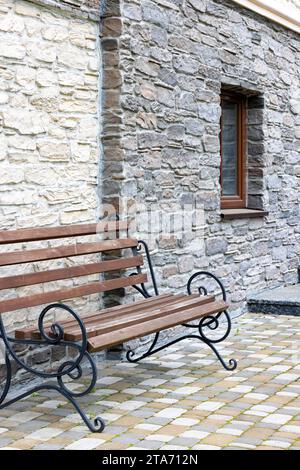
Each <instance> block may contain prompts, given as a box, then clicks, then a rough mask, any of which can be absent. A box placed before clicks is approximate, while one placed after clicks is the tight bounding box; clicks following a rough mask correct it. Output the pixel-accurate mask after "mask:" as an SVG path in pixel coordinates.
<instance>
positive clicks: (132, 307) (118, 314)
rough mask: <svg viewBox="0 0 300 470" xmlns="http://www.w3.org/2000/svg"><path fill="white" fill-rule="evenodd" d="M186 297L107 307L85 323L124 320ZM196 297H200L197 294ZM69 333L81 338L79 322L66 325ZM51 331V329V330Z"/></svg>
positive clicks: (88, 326) (170, 297)
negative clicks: (114, 308) (118, 307)
mask: <svg viewBox="0 0 300 470" xmlns="http://www.w3.org/2000/svg"><path fill="white" fill-rule="evenodd" d="M185 297H186V295H185V294H178V295H172V296H169V297H166V298H163V299H160V300H157V301H156V302H154V301H152V302H149V300H150V299H147V300H146V302H145V303H143V304H142V305H140V306H138V305H136V304H137V302H134V303H132V304H129V305H127V306H124V307H123V308H122V309H121V310H117V311H113V310H112V311H108V312H107V310H106V309H105V310H104V311H103V312H99V313H98V314H96V315H92V316H90V317H88V318H86V319H85V321H84V324H85V326H86V328H87V330H88V329H89V328H92V326H93V325H102V323H103V322H107V321H114V320H115V319H117V320H118V321H119V320H120V321H122V318H123V317H126V319H128V318H129V317H131V315H133V314H134V313H136V312H140V313H141V312H151V310H153V309H157V308H160V307H162V306H165V305H173V304H174V303H178V302H179V301H180V300H182V299H184V298H185ZM196 297H199V296H197V295H196ZM66 327H67V329H66V330H65V331H67V333H68V334H72V335H74V338H75V337H76V338H77V339H75V341H79V340H80V330H78V323H73V324H72V325H66ZM49 332H50V331H49Z"/></svg>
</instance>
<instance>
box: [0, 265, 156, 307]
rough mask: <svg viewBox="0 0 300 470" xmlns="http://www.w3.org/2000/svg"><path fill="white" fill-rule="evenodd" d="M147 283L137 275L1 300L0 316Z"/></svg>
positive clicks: (144, 277)
mask: <svg viewBox="0 0 300 470" xmlns="http://www.w3.org/2000/svg"><path fill="white" fill-rule="evenodd" d="M146 281H147V275H146V274H137V275H134V276H128V277H121V278H118V279H110V280H107V281H98V282H93V283H90V284H84V285H82V286H78V287H72V288H70V289H59V290H56V291H51V292H44V293H42V294H35V295H29V296H25V297H20V298H14V299H8V300H3V301H1V302H0V315H1V314H2V313H5V312H12V311H15V310H20V309H21V308H28V307H35V306H38V305H44V304H47V303H53V302H60V301H62V300H66V299H72V298H75V297H82V296H84V295H91V294H97V293H99V292H107V291H109V290H114V289H120V288H122V287H127V286H132V285H134V284H141V283H144V282H146Z"/></svg>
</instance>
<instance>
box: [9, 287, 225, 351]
mask: <svg viewBox="0 0 300 470" xmlns="http://www.w3.org/2000/svg"><path fill="white" fill-rule="evenodd" d="M227 308H228V305H227V304H226V303H225V302H224V301H216V300H215V297H214V296H212V295H206V296H199V295H183V294H178V295H174V294H163V295H159V296H156V297H151V298H149V299H145V300H141V301H137V302H134V303H132V304H129V305H128V304H125V305H120V306H117V307H112V308H108V309H105V310H104V311H103V312H99V313H96V314H90V315H85V316H83V317H82V319H83V321H84V325H85V328H86V332H87V337H88V340H89V341H88V349H89V351H90V352H97V351H100V350H102V349H106V348H108V347H111V346H115V345H117V344H120V343H123V342H126V341H129V340H131V339H135V338H138V337H140V336H145V335H148V334H151V333H156V332H157V331H160V330H164V329H168V328H172V327H174V326H177V325H180V324H182V323H186V322H188V321H192V320H197V319H199V318H202V317H205V316H208V315H212V314H215V313H219V312H222V311H224V310H226V309H227ZM60 325H61V326H62V327H63V329H64V340H65V341H80V340H81V331H80V328H79V327H78V323H77V322H76V321H75V320H65V321H60ZM50 328H51V325H50V324H48V325H46V333H47V334H49V336H50V337H51V336H53V334H52V333H51V329H50ZM15 337H16V338H17V339H34V340H36V339H41V335H40V332H39V330H38V328H37V327H36V326H32V327H27V328H23V329H18V330H16V332H15Z"/></svg>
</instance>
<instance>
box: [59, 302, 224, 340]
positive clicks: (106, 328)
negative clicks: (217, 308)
mask: <svg viewBox="0 0 300 470" xmlns="http://www.w3.org/2000/svg"><path fill="white" fill-rule="evenodd" d="M185 297H186V298H185V299H182V300H180V301H178V300H177V301H173V302H171V303H169V304H167V305H166V304H165V303H162V305H161V306H158V307H154V308H153V307H152V309H151V310H146V311H140V312H135V313H130V314H128V315H127V316H126V317H124V316H123V317H121V318H120V316H119V317H115V318H113V319H107V320H105V321H103V320H102V319H99V318H98V321H97V320H96V321H94V323H92V324H89V323H85V326H86V330H87V334H88V337H89V338H92V337H93V336H98V335H102V334H105V333H110V332H113V331H116V330H119V329H120V328H126V327H130V326H134V325H138V324H141V323H144V322H148V321H150V320H155V319H157V318H162V317H164V316H169V315H171V314H173V313H176V312H182V313H183V312H184V311H185V310H188V309H190V308H196V307H199V306H200V305H204V304H207V303H209V302H213V301H214V300H215V297H214V296H205V297H204V296H203V297H202V298H201V297H199V296H197V298H189V296H185ZM65 339H66V341H80V339H81V332H80V330H79V329H78V328H76V329H75V330H69V329H68V330H67V331H66V332H65Z"/></svg>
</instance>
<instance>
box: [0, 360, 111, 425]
mask: <svg viewBox="0 0 300 470" xmlns="http://www.w3.org/2000/svg"><path fill="white" fill-rule="evenodd" d="M6 368H7V376H6V381H5V383H4V388H3V391H2V393H1V395H0V410H1V409H4V408H7V407H9V406H10V405H13V404H14V403H16V402H18V401H20V400H23V399H24V398H26V397H29V396H30V395H32V394H34V393H37V392H40V391H42V390H52V391H54V392H58V393H60V394H61V395H63V396H64V397H65V398H66V399H67V400H68V401H69V402H70V403H71V404H72V405H73V406H74V408H75V410H76V411H77V413H78V414H79V415H80V416H81V418H82V420H83V421H84V423H85V424H86V425H87V427H88V428H89V430H90V431H91V432H99V433H100V432H102V431H103V430H104V428H105V423H104V421H103V420H102V419H101V418H99V417H96V418H95V419H94V420H90V419H89V418H88V416H87V415H86V413H85V412H84V411H83V410H82V409H81V407H80V405H79V404H78V403H77V401H76V397H81V396H84V395H86V394H88V393H89V392H90V391H91V389H92V388H94V385H95V381H96V380H97V376H94V368H93V379H92V382H91V384H90V385H89V387H88V389H86V390H84V391H83V392H81V393H74V392H72V391H70V390H68V389H67V387H66V385H65V384H63V382H62V380H63V379H62V377H59V378H58V384H55V383H51V382H49V383H44V384H41V385H37V386H36V387H33V388H31V389H29V390H27V391H26V392H24V393H22V394H20V395H18V396H16V397H14V398H12V399H10V400H8V401H5V398H6V397H7V395H8V392H9V390H10V385H11V378H12V375H11V370H12V367H11V362H10V360H9V356H8V354H6ZM79 376H81V370H80V371H78V374H77V375H76V376H75V375H74V374H72V377H71V378H73V379H76V378H79Z"/></svg>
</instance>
